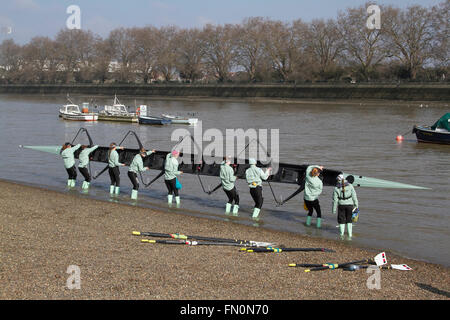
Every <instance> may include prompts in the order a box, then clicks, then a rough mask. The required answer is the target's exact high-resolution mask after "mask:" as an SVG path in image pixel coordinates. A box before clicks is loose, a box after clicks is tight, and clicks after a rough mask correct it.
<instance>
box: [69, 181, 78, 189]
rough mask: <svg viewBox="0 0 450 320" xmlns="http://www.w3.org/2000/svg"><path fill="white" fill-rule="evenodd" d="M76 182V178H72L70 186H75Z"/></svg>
mask: <svg viewBox="0 0 450 320" xmlns="http://www.w3.org/2000/svg"><path fill="white" fill-rule="evenodd" d="M76 182H77V180H74V179H72V180H71V181H70V186H71V187H72V188H73V187H75V184H76Z"/></svg>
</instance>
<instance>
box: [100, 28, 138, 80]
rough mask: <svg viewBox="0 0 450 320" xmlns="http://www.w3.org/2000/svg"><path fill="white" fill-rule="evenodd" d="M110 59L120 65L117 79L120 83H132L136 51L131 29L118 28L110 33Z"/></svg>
mask: <svg viewBox="0 0 450 320" xmlns="http://www.w3.org/2000/svg"><path fill="white" fill-rule="evenodd" d="M107 41H108V42H109V46H110V48H111V50H112V58H113V59H116V60H117V61H118V63H119V65H120V69H119V70H118V79H116V80H119V81H120V82H133V81H134V80H135V79H134V78H135V77H134V64H135V63H136V50H135V45H134V38H133V34H132V30H131V29H125V28H119V29H115V30H113V31H111V32H110V34H109V37H108V40H107Z"/></svg>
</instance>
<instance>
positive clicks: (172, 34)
mask: <svg viewBox="0 0 450 320" xmlns="http://www.w3.org/2000/svg"><path fill="white" fill-rule="evenodd" d="M177 31H178V29H177V28H176V27H174V26H169V27H161V28H160V29H159V30H158V32H157V33H156V39H155V40H156V44H155V47H156V65H155V67H156V70H157V71H158V72H159V73H160V74H161V75H162V76H163V77H164V80H165V81H171V80H172V79H173V77H174V76H175V73H176V71H177V69H176V57H177V54H176V46H175V41H176V35H177Z"/></svg>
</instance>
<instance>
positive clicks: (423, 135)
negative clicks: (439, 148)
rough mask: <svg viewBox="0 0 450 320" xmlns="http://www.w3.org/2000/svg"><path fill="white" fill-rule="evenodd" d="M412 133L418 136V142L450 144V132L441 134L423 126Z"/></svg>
mask: <svg viewBox="0 0 450 320" xmlns="http://www.w3.org/2000/svg"><path fill="white" fill-rule="evenodd" d="M412 132H413V133H415V134H416V137H417V141H418V142H427V143H438V144H450V132H440V131H436V130H432V129H431V128H429V127H422V126H415V127H414V128H413V131H412Z"/></svg>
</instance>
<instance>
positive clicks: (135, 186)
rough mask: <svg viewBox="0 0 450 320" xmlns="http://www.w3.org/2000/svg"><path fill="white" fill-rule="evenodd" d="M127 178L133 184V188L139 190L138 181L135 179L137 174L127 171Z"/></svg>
mask: <svg viewBox="0 0 450 320" xmlns="http://www.w3.org/2000/svg"><path fill="white" fill-rule="evenodd" d="M128 178H130V180H131V183H132V184H133V190H136V191H137V190H139V181H138V179H137V174H136V173H135V172H132V171H128Z"/></svg>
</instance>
